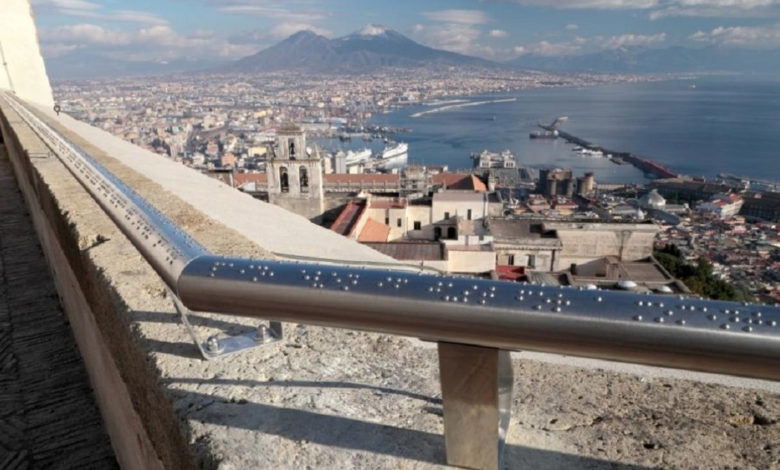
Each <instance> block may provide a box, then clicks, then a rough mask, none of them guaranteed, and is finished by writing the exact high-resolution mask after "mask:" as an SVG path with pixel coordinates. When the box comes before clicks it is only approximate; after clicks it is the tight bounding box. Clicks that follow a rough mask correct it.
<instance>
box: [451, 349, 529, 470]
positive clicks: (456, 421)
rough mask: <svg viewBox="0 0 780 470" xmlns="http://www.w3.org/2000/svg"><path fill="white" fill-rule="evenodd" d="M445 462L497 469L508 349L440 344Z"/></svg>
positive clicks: (505, 417) (507, 392) (508, 390)
mask: <svg viewBox="0 0 780 470" xmlns="http://www.w3.org/2000/svg"><path fill="white" fill-rule="evenodd" d="M438 349H439V375H440V379H441V391H442V401H443V402H444V443H445V447H446V452H447V463H448V464H449V465H456V466H458V467H465V468H473V469H484V470H495V469H498V468H500V467H501V463H502V457H503V451H504V443H505V440H506V433H507V429H508V427H509V417H510V412H511V410H510V408H511V403H512V402H511V400H512V380H513V374H512V362H511V360H510V357H509V351H504V350H501V349H495V348H484V347H479V346H468V345H464V344H454V343H444V342H440V343H439V346H438Z"/></svg>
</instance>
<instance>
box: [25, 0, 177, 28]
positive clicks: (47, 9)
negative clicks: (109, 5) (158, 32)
mask: <svg viewBox="0 0 780 470" xmlns="http://www.w3.org/2000/svg"><path fill="white" fill-rule="evenodd" d="M33 6H34V7H35V9H36V11H37V12H39V13H41V14H44V15H47V14H53V15H61V16H73V17H77V18H90V19H96V20H103V21H111V22H118V23H139V24H147V25H167V24H168V21H167V20H165V19H163V18H161V17H159V16H157V15H155V14H153V13H149V12H146V11H139V10H113V11H106V10H104V9H103V5H100V4H97V3H94V2H88V1H85V0H33Z"/></svg>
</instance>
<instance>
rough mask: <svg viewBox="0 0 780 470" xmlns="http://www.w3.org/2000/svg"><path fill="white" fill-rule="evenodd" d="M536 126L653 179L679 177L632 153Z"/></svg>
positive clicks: (669, 170) (553, 128)
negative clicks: (624, 164) (638, 170)
mask: <svg viewBox="0 0 780 470" xmlns="http://www.w3.org/2000/svg"><path fill="white" fill-rule="evenodd" d="M538 126H539V127H540V128H541V129H544V130H545V131H548V132H552V131H558V137H560V138H562V139H564V140H565V141H567V142H569V143H571V144H575V145H579V146H580V147H582V148H586V149H589V150H597V151H600V152H602V153H603V154H604V155H609V157H607V158H609V159H610V160H612V161H613V162H615V163H620V162H621V161H622V162H626V163H629V164H631V165H634V166H635V167H636V168H638V169H640V170H642V172H644V173H645V174H646V175H650V176H652V177H653V178H677V177H678V176H679V173H677V172H675V171H673V170H671V169H669V168H668V167H666V166H664V165H662V164H661V163H658V162H656V161H653V160H650V159H648V158H644V157H641V156H639V155H636V154H634V153H631V152H622V151H618V150H611V149H608V148H605V147H601V146H600V145H597V144H594V143H592V142H589V141H587V140H585V139H582V138H580V137H577V136H575V135H572V134H569V133H568V132H565V131H562V130H560V129H558V128H557V127H555V126H553V125H549V126H547V125H544V124H539V125H538Z"/></svg>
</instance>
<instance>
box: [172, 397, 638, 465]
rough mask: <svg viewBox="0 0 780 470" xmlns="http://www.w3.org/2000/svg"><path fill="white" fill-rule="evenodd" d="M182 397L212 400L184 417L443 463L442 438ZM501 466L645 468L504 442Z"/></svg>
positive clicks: (273, 408) (255, 405)
mask: <svg viewBox="0 0 780 470" xmlns="http://www.w3.org/2000/svg"><path fill="white" fill-rule="evenodd" d="M188 395H189V397H188V398H189V399H191V400H193V401H206V400H211V401H213V400H215V399H216V400H217V402H216V403H213V404H212V405H210V406H208V407H205V408H203V409H202V410H201V411H197V412H194V413H193V414H192V415H191V416H190V419H195V420H198V421H202V422H205V423H213V424H218V425H220V426H229V427H236V428H243V429H248V430H252V431H257V432H262V433H265V434H271V435H274V436H279V437H282V438H285V439H290V440H293V441H297V442H309V443H314V444H319V445H325V446H333V447H340V448H343V449H351V450H356V451H365V452H372V453H378V454H383V455H388V456H393V457H399V458H404V459H410V460H415V461H418V462H423V463H430V464H440V465H443V464H445V453H444V437H443V436H442V435H440V434H433V433H429V432H425V431H418V430H414V429H404V428H398V427H395V426H388V425H384V424H381V423H370V422H366V421H360V420H357V419H353V418H346V417H342V416H330V415H325V414H320V413H315V412H312V411H305V410H296V409H291V408H282V407H277V406H271V405H265V404H260V403H239V402H237V403H231V402H230V401H229V400H227V399H225V398H224V397H217V396H213V395H204V394H199V393H194V392H190V393H189V394H188ZM399 465H400V463H399ZM504 468H506V469H515V468H545V469H567V470H568V469H575V468H576V469H585V468H587V469H612V470H646V469H647V468H649V467H642V466H636V465H630V464H623V463H619V462H611V461H608V460H603V459H599V458H594V457H587V456H581V455H572V454H565V453H561V452H555V451H549V450H543V449H535V448H532V447H526V446H518V445H511V444H510V445H507V446H506V451H505V455H504Z"/></svg>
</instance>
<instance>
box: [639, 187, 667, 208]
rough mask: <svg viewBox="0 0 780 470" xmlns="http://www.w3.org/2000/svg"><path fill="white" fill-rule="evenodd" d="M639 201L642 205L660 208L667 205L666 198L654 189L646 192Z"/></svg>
mask: <svg viewBox="0 0 780 470" xmlns="http://www.w3.org/2000/svg"><path fill="white" fill-rule="evenodd" d="M639 203H640V205H641V206H642V207H652V208H654V209H658V208H661V207H664V206H665V205H666V199H664V197H663V196H661V195H660V194H658V191H657V190H655V189H653V190H651V191H650V192H649V193H647V194H645V195H644V196H642V197H641V198H640V199H639Z"/></svg>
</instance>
